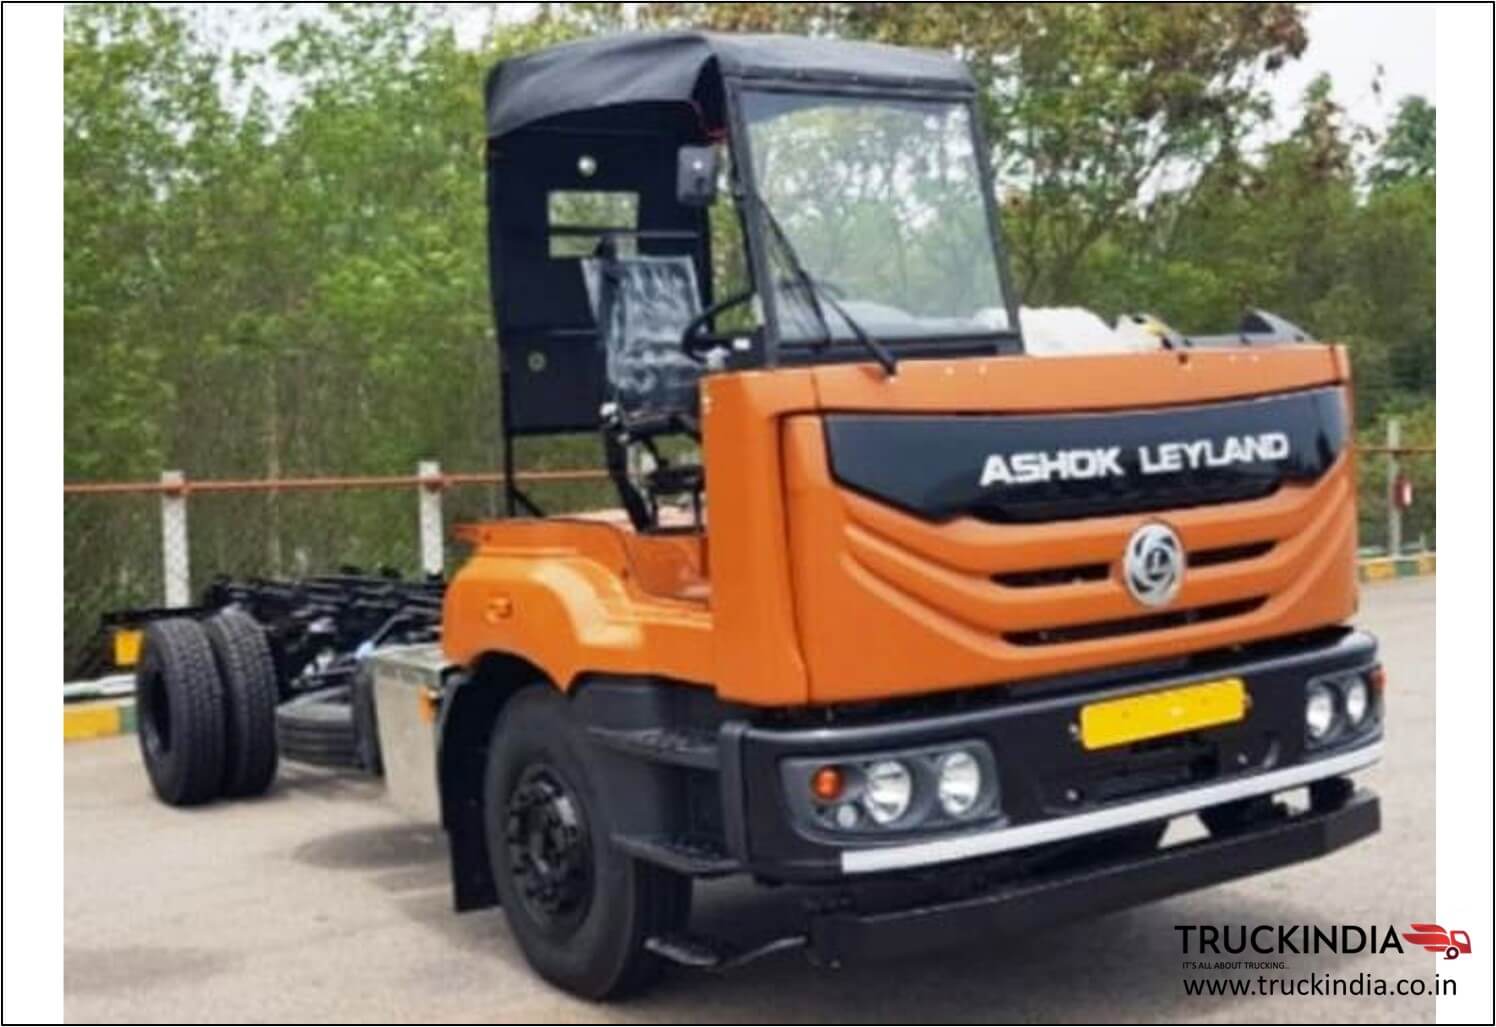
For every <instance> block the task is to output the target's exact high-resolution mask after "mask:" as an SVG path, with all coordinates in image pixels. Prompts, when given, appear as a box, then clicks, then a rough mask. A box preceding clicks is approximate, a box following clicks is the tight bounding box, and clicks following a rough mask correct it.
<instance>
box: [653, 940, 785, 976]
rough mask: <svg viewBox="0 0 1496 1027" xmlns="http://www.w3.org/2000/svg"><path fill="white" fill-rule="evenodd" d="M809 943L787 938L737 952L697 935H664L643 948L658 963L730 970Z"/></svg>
mask: <svg viewBox="0 0 1496 1027" xmlns="http://www.w3.org/2000/svg"><path fill="white" fill-rule="evenodd" d="M809 940H810V939H809V938H808V937H807V936H806V935H803V934H791V935H786V936H785V937H782V938H775V939H773V940H772V941H767V942H764V943H763V944H762V945H756V946H754V947H752V948H740V947H738V946H734V945H729V944H727V943H726V942H723V941H718V940H716V939H713V938H703V937H701V936H699V935H692V934H668V935H664V936H661V937H653V938H647V939H645V941H644V947H645V948H646V949H648V950H649V951H650V952H653V953H654V954H655V955H657V956H659V957H660V958H661V959H668V960H670V962H672V963H675V964H676V965H678V966H686V967H690V968H691V969H693V970H734V969H736V968H738V967H740V966H744V965H746V964H748V963H751V962H753V961H754V960H757V959H762V958H763V957H765V956H771V955H773V954H774V953H776V952H790V951H793V950H795V949H802V948H804V947H805V946H806V944H807V943H808V942H809Z"/></svg>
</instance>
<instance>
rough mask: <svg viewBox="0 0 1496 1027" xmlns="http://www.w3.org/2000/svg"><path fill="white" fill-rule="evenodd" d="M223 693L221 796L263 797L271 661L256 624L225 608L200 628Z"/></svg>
mask: <svg viewBox="0 0 1496 1027" xmlns="http://www.w3.org/2000/svg"><path fill="white" fill-rule="evenodd" d="M203 627H204V630H205V631H206V632H207V635H208V641H209V642H210V643H211V644H212V646H213V658H214V661H215V665H216V666H217V668H218V677H219V680H220V681H221V682H222V683H223V694H224V768H223V771H224V772H223V794H224V795H226V796H248V795H263V794H264V792H265V790H266V789H267V788H269V787H270V782H272V781H273V780H275V764H276V747H275V700H276V698H277V692H278V686H277V683H276V676H275V658H274V657H273V656H272V655H271V653H270V643H269V641H268V640H267V639H266V638H265V631H264V629H263V628H261V627H260V625H259V623H258V622H256V621H255V619H254V618H253V617H251V616H249V614H247V613H244V612H243V611H242V610H235V609H227V610H223V611H221V612H220V613H218V614H217V615H216V616H214V617H212V618H210V619H209V620H208V621H207V623H206V624H204V626H203Z"/></svg>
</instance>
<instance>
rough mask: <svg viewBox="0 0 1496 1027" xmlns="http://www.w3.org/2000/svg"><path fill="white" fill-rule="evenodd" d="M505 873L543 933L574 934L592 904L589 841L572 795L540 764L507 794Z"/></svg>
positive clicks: (527, 771) (529, 769) (528, 770)
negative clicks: (507, 870) (506, 869)
mask: <svg viewBox="0 0 1496 1027" xmlns="http://www.w3.org/2000/svg"><path fill="white" fill-rule="evenodd" d="M505 844H506V846H507V848H508V854H509V873H510V876H511V877H512V878H513V880H514V885H515V889H516V890H517V891H518V892H519V896H520V900H521V901H522V902H523V904H524V907H525V911H526V912H527V913H528V914H529V915H530V918H531V919H532V920H534V921H535V923H536V924H537V925H539V926H540V927H541V928H543V929H544V930H545V931H546V932H547V933H549V934H552V935H556V936H564V935H567V934H570V933H571V932H573V931H575V930H576V928H577V927H578V926H579V925H580V924H581V922H582V920H583V919H585V918H586V916H587V910H588V908H589V907H590V906H591V904H592V890H593V877H592V842H591V838H590V837H589V835H588V832H587V820H586V816H585V813H584V810H583V807H582V804H581V802H580V800H579V799H578V798H577V796H576V793H575V792H574V791H573V790H572V789H571V788H570V787H568V785H567V783H566V779H565V778H564V777H562V776H561V774H560V773H559V772H557V771H556V770H555V769H554V768H552V767H550V766H547V765H545V764H531V765H530V766H528V767H526V768H525V771H524V773H523V774H521V775H520V778H519V782H518V783H517V784H516V785H515V787H514V790H513V791H512V792H511V793H510V795H509V806H508V810H507V816H506V821H505Z"/></svg>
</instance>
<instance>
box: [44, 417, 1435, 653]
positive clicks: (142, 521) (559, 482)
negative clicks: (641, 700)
mask: <svg viewBox="0 0 1496 1027" xmlns="http://www.w3.org/2000/svg"><path fill="white" fill-rule="evenodd" d="M521 445H522V446H523V441H522V443H521ZM593 455H594V454H593V453H592V452H591V451H590V450H588V449H587V448H586V446H585V445H582V444H579V445H578V446H577V447H576V451H575V452H565V453H559V454H558V453H557V451H556V450H555V449H554V447H553V448H552V449H551V450H549V451H547V452H546V453H545V454H544V455H543V456H542V454H541V453H540V452H539V451H538V450H537V452H536V453H535V454H529V453H526V452H524V451H523V449H521V451H520V452H519V453H518V454H517V456H518V458H519V460H520V461H521V462H522V463H523V464H525V465H528V466H529V467H531V468H532V469H531V470H528V471H524V472H521V474H520V480H521V485H522V487H523V488H524V489H525V491H526V492H527V494H529V495H532V496H533V497H534V498H535V499H536V500H537V501H539V503H540V505H541V506H542V507H543V508H544V509H545V510H546V511H547V512H554V513H563V512H568V511H577V510H589V509H593V510H595V509H601V508H604V507H609V506H613V505H615V499H614V494H613V491H612V486H611V484H610V483H609V482H608V481H607V479H606V477H605V475H604V474H603V472H602V471H599V470H595V469H592V468H595V467H596V464H595V463H594V464H592V468H589V467H586V466H583V465H582V461H586V460H588V459H589V458H591V457H593ZM1358 459H1359V466H1358V472H1359V479H1360V497H1359V503H1360V543H1361V549H1362V552H1363V554H1365V555H1378V554H1384V553H1387V552H1388V547H1389V544H1390V542H1391V536H1392V535H1393V534H1395V533H1397V532H1398V531H1399V530H1400V533H1401V538H1402V546H1401V552H1404V553H1407V552H1421V551H1432V550H1433V549H1434V547H1435V533H1434V525H1435V503H1436V493H1435V481H1434V451H1433V447H1409V448H1405V449H1396V450H1391V449H1388V448H1387V447H1362V448H1361V449H1360V451H1359V455H1358ZM558 465H559V466H558ZM422 467H423V469H424V470H425V472H426V476H424V477H423V476H422V473H421V471H420V470H418V471H417V473H415V474H411V475H406V476H386V477H358V478H306V479H287V480H282V481H186V482H182V483H180V484H177V485H171V484H165V483H156V482H150V483H136V484H86V485H69V486H66V487H65V488H64V496H63V524H64V540H65V550H66V552H65V556H64V574H63V577H64V593H63V594H64V599H63V604H64V606H63V624H64V629H63V647H64V652H63V660H64V663H63V666H64V672H65V673H66V674H67V675H68V676H69V677H73V676H77V675H78V674H79V673H82V672H83V671H84V670H85V669H86V668H87V667H88V666H89V661H90V659H91V658H92V657H93V656H94V654H96V653H98V652H99V651H100V649H99V647H100V646H101V645H102V644H104V643H105V641H106V639H105V637H104V633H103V631H102V620H103V618H104V616H105V615H106V614H108V613H110V612H111V611H118V610H124V609H141V608H151V607H160V606H175V605H189V604H191V603H192V602H195V601H196V600H197V597H198V596H199V595H200V594H201V593H202V591H203V589H204V588H206V587H207V586H208V585H209V584H211V583H212V581H213V580H214V579H215V578H217V577H220V576H230V577H236V578H255V577H267V578H299V577H305V576H308V575H313V574H326V573H332V572H336V571H340V570H348V569H357V570H360V571H363V572H365V573H380V572H383V573H390V574H398V575H401V576H403V577H413V576H416V575H420V574H422V573H424V572H426V571H427V570H431V569H435V568H437V567H440V568H441V570H442V571H443V572H444V573H448V574H450V573H451V572H452V571H453V570H455V569H456V567H457V566H458V564H460V563H461V561H462V559H463V557H464V555H465V551H464V548H463V547H462V546H461V545H459V544H454V543H453V542H452V538H453V531H452V529H453V527H454V526H455V525H456V524H459V523H464V522H471V521H479V520H487V519H492V518H496V517H502V516H504V513H505V504H504V499H503V492H502V485H501V484H500V478H499V476H498V475H497V474H493V473H480V474H443V473H441V472H440V471H439V470H437V469H436V467H435V465H434V464H432V465H422ZM1400 480H1405V481H1406V482H1407V486H1408V487H1409V488H1410V489H1411V492H1410V493H1404V497H1403V498H1404V499H1411V505H1409V506H1408V507H1407V508H1405V509H1401V510H1395V508H1396V506H1397V503H1396V496H1395V493H1396V491H1397V490H1396V489H1394V488H1393V485H1392V483H1394V482H1397V481H1400ZM423 497H424V499H423ZM423 510H424V511H426V513H425V516H427V517H430V518H433V520H432V522H431V523H430V525H429V530H425V531H423V520H422V518H423ZM1394 511H1395V512H1394ZM438 524H439V525H440V528H439V530H438V529H437V525H438ZM433 546H434V547H435V550H434V551H433Z"/></svg>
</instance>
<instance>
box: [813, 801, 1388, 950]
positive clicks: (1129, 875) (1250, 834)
mask: <svg viewBox="0 0 1496 1027" xmlns="http://www.w3.org/2000/svg"><path fill="white" fill-rule="evenodd" d="M1332 806H1333V808H1329V809H1324V810H1314V809H1311V810H1310V811H1309V812H1306V813H1301V814H1299V815H1297V816H1292V817H1282V818H1277V819H1269V820H1266V821H1264V822H1263V823H1261V824H1259V825H1258V826H1255V827H1252V828H1250V829H1247V830H1243V831H1241V832H1239V833H1232V834H1229V835H1226V836H1224V837H1209V838H1205V839H1201V840H1200V841H1195V842H1188V843H1185V844H1182V845H1175V846H1170V847H1168V848H1163V849H1156V850H1154V851H1152V852H1148V853H1145V854H1141V855H1135V856H1119V857H1112V858H1100V859H1098V860H1096V861H1093V862H1089V863H1086V864H1083V865H1080V866H1071V867H1066V868H1063V869H1059V870H1055V871H1051V872H1048V873H1045V872H1042V871H1040V872H1036V873H1032V874H1029V875H1026V876H1024V877H1022V878H1019V879H1016V880H1008V881H1006V882H1003V883H998V884H996V885H995V886H989V887H988V888H987V889H984V890H980V891H977V892H975V893H973V894H967V895H964V896H961V897H958V898H950V897H945V898H940V897H932V896H931V894H930V893H929V891H928V889H927V890H926V891H924V892H921V891H919V890H918V889H919V887H920V886H919V885H918V884H915V883H911V884H910V885H909V886H908V888H909V891H908V893H907V894H905V895H903V896H901V897H899V898H898V899H897V900H895V901H894V903H893V906H892V908H887V907H888V904H889V898H888V897H886V896H885V898H884V906H885V908H882V909H874V910H868V909H843V910H838V911H831V912H823V913H821V914H819V915H817V916H813V917H812V918H811V919H810V921H809V933H808V936H807V938H806V945H807V948H808V950H809V953H810V955H811V956H812V958H814V959H815V960H816V961H817V962H820V963H823V964H827V965H832V966H835V965H839V964H841V963H843V962H850V961H854V960H857V959H859V958H865V957H877V958H885V957H888V956H904V955H911V954H914V953H917V952H921V951H926V950H929V949H936V948H940V947H942V946H948V945H949V944H950V943H951V939H953V938H969V937H975V936H980V937H984V938H993V937H1000V936H1003V935H1007V936H1021V935H1023V934H1025V933H1027V932H1030V931H1034V930H1039V929H1043V928H1047V927H1052V926H1054V925H1056V924H1059V923H1064V922H1066V921H1069V920H1077V919H1083V918H1086V917H1092V916H1098V915H1101V914H1104V913H1110V912H1113V911H1115V910H1119V909H1126V908H1128V907H1131V906H1136V905H1140V904H1142V903H1145V902H1155V901H1157V900H1159V899H1164V898H1167V897H1169V896H1171V895H1177V894H1179V893H1181V892H1187V891H1193V890H1195V889H1198V888H1206V887H1210V886H1212V885H1216V884H1222V883H1224V882H1226V881H1231V880H1235V879H1237V878H1241V877H1248V876H1250V875H1252V874H1258V873H1262V872H1263V871H1266V870H1271V869H1273V868H1275V867H1281V866H1286V865H1289V864H1292V863H1300V862H1303V861H1305V860H1310V859H1317V858H1318V857H1320V856H1324V855H1328V854H1329V853H1331V852H1334V851H1335V850H1336V849H1341V848H1344V847H1345V846H1347V845H1350V844H1352V843H1353V842H1356V841H1359V840H1360V839H1362V838H1365V837H1367V836H1368V835H1371V834H1374V833H1376V831H1377V830H1378V828H1379V827H1380V826H1381V807H1380V805H1379V803H1378V801H1377V799H1376V797H1375V796H1374V795H1371V794H1370V793H1367V792H1364V791H1363V792H1358V793H1356V794H1355V795H1352V796H1351V797H1350V798H1349V799H1348V800H1344V801H1343V802H1337V803H1333V804H1332ZM941 886H942V887H943V888H945V889H946V890H947V891H949V890H951V888H952V886H953V885H952V882H950V881H945V882H943V883H942V885H941Z"/></svg>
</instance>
